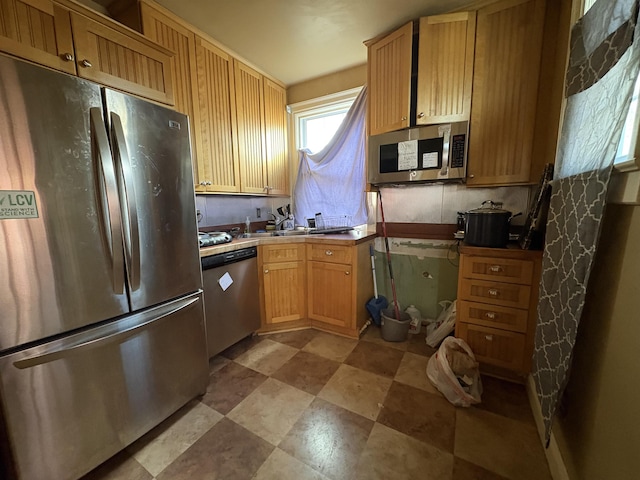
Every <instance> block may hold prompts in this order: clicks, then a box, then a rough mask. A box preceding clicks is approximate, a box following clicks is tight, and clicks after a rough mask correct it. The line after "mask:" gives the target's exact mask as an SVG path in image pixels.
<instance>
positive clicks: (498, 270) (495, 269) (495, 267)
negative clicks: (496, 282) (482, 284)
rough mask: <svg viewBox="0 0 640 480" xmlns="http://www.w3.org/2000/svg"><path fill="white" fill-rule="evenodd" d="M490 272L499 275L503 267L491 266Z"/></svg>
mask: <svg viewBox="0 0 640 480" xmlns="http://www.w3.org/2000/svg"><path fill="white" fill-rule="evenodd" d="M489 270H491V271H492V272H495V273H498V272H501V271H502V267H501V266H500V265H491V266H490V267H489Z"/></svg>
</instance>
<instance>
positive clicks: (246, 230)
mask: <svg viewBox="0 0 640 480" xmlns="http://www.w3.org/2000/svg"><path fill="white" fill-rule="evenodd" d="M244 233H251V220H249V217H247V219H246V220H245V221H244Z"/></svg>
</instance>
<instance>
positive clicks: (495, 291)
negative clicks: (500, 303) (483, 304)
mask: <svg viewBox="0 0 640 480" xmlns="http://www.w3.org/2000/svg"><path fill="white" fill-rule="evenodd" d="M489 295H491V296H492V297H497V296H498V295H500V290H498V289H497V288H490V289H489Z"/></svg>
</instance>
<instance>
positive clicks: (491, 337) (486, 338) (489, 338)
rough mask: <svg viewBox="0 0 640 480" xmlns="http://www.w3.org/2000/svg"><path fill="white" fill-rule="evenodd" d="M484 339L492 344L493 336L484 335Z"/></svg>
mask: <svg viewBox="0 0 640 480" xmlns="http://www.w3.org/2000/svg"><path fill="white" fill-rule="evenodd" d="M484 339H485V340H487V341H489V342H492V341H493V335H485V336H484Z"/></svg>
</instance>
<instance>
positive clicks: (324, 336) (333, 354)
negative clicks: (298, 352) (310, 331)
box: [302, 332, 358, 362]
mask: <svg viewBox="0 0 640 480" xmlns="http://www.w3.org/2000/svg"><path fill="white" fill-rule="evenodd" d="M357 344H358V341H357V340H354V339H351V338H346V337H340V336H338V335H331V334H330V333H324V332H319V333H318V334H317V335H316V336H315V337H314V338H312V339H311V340H310V341H309V343H307V344H306V345H305V346H304V348H303V349H302V350H303V351H305V352H309V353H315V354H316V355H320V356H321V357H324V358H328V359H329V360H335V361H336V362H344V361H345V360H346V358H347V357H348V356H349V354H350V353H351V351H352V350H353V349H354V348H355V347H356V345H357Z"/></svg>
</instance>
